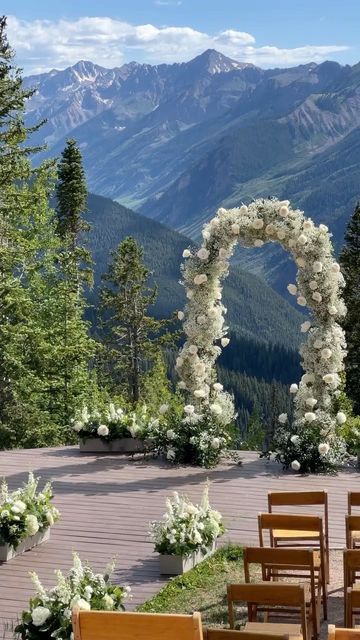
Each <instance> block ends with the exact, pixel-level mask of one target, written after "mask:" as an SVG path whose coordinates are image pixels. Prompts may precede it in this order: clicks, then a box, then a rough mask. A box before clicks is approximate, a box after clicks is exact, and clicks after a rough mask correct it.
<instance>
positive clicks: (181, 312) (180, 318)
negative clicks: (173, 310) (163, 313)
mask: <svg viewBox="0 0 360 640" xmlns="http://www.w3.org/2000/svg"><path fill="white" fill-rule="evenodd" d="M177 317H178V320H184V318H185V313H184V312H183V311H178V312H177Z"/></svg>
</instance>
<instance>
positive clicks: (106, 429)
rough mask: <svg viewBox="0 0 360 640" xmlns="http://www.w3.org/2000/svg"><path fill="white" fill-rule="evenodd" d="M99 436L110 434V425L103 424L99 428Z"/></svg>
mask: <svg viewBox="0 0 360 640" xmlns="http://www.w3.org/2000/svg"><path fill="white" fill-rule="evenodd" d="M97 433H98V436H108V435H109V427H107V426H106V424H101V425H100V426H99V427H98V429H97Z"/></svg>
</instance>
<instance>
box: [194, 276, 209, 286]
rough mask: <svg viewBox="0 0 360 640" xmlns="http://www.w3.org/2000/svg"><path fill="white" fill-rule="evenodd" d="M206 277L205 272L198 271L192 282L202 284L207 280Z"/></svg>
mask: <svg viewBox="0 0 360 640" xmlns="http://www.w3.org/2000/svg"><path fill="white" fill-rule="evenodd" d="M207 279H208V278H207V275H206V273H198V274H197V275H196V276H195V278H194V284H197V285H200V284H204V282H207Z"/></svg>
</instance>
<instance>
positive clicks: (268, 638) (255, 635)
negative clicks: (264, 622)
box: [203, 628, 289, 640]
mask: <svg viewBox="0 0 360 640" xmlns="http://www.w3.org/2000/svg"><path fill="white" fill-rule="evenodd" d="M203 635H204V640H289V634H272V633H261V631H235V630H234V629H206V628H203Z"/></svg>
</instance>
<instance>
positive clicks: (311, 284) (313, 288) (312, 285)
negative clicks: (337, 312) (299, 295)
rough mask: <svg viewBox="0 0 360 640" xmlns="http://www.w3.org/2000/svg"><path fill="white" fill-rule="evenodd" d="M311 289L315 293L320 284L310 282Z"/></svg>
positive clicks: (313, 281) (314, 281)
mask: <svg viewBox="0 0 360 640" xmlns="http://www.w3.org/2000/svg"><path fill="white" fill-rule="evenodd" d="M309 287H310V289H311V291H315V289H317V288H318V283H317V282H316V280H310V282H309Z"/></svg>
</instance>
